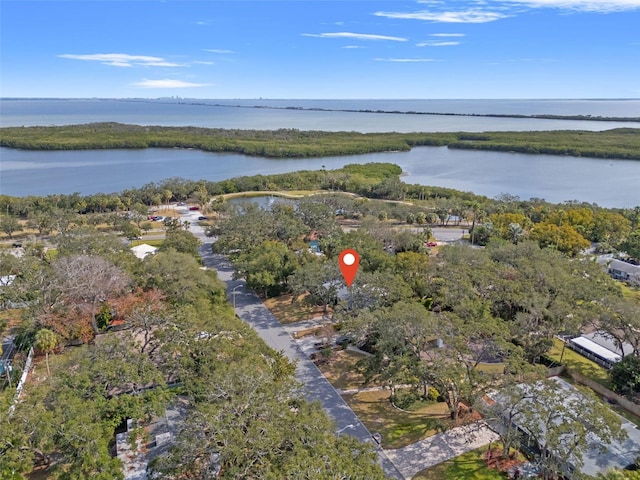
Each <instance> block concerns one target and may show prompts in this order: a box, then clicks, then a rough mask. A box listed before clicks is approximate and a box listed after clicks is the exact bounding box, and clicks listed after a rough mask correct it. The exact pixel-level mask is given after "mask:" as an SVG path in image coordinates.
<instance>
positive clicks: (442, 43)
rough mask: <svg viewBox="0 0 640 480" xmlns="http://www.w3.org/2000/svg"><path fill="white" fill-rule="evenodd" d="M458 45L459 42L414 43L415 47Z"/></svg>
mask: <svg viewBox="0 0 640 480" xmlns="http://www.w3.org/2000/svg"><path fill="white" fill-rule="evenodd" d="M453 45H460V42H420V43H416V47H451V46H453Z"/></svg>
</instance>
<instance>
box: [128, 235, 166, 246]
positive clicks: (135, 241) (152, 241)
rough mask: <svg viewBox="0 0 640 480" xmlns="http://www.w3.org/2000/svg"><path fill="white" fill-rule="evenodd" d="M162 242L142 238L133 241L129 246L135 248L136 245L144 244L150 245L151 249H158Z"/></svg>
mask: <svg viewBox="0 0 640 480" xmlns="http://www.w3.org/2000/svg"><path fill="white" fill-rule="evenodd" d="M162 242H164V240H145V239H144V237H143V238H142V239H141V240H133V241H132V242H131V245H130V246H131V247H137V246H138V245H142V244H143V243H146V244H147V245H151V246H152V247H159V246H160V245H162Z"/></svg>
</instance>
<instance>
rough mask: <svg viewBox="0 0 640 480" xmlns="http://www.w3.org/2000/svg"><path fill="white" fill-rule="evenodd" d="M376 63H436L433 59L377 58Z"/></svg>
mask: <svg viewBox="0 0 640 480" xmlns="http://www.w3.org/2000/svg"><path fill="white" fill-rule="evenodd" d="M374 60H375V61H376V62H396V63H422V62H435V60H434V59H433V58H375V59H374Z"/></svg>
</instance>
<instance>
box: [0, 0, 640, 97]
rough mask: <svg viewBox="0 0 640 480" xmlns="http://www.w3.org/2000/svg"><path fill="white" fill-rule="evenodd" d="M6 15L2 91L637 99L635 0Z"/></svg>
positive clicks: (84, 6)
mask: <svg viewBox="0 0 640 480" xmlns="http://www.w3.org/2000/svg"><path fill="white" fill-rule="evenodd" d="M0 21H1V25H0V27H1V30H0V32H1V33H0V40H1V44H0V45H1V47H0V48H1V50H0V96H2V97H147V98H156V97H163V96H181V97H190V98H259V97H263V98H292V99H294V98H314V99H325V98H390V99H394V98H425V99H428V98H638V97H640V0H508V1H507V0H505V1H502V0H500V1H494V0H460V1H440V0H422V1H415V0H410V1H404V0H393V1H348V0H347V1H345V0H321V1H308V0H297V1H271V0H263V1H244V0H233V1H205V0H201V1H192V2H190V1H170V0H169V1H151V0H148V1H138V2H134V1H127V0H112V1H105V2H100V1H85V2H82V1H72V0H67V1H55V0H46V1H39V2H33V1H24V0H2V2H1V3H0Z"/></svg>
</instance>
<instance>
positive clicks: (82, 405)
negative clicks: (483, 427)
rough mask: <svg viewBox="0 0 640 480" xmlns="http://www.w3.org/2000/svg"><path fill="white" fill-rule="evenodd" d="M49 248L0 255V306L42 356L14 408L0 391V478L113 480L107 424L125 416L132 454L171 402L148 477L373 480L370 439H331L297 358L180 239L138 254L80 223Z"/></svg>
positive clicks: (193, 242)
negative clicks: (254, 323)
mask: <svg viewBox="0 0 640 480" xmlns="http://www.w3.org/2000/svg"><path fill="white" fill-rule="evenodd" d="M173 237H191V238H173ZM56 243H57V256H55V257H54V258H50V257H47V256H44V255H42V252H41V251H40V250H39V249H36V248H31V247H28V248H27V249H26V251H25V254H24V255H23V256H22V257H21V258H16V257H13V256H11V255H9V254H7V253H0V265H2V267H1V269H2V274H3V275H4V274H6V273H11V274H12V275H15V277H14V281H13V282H12V283H11V285H9V286H7V287H3V291H2V294H3V295H5V296H7V297H9V298H10V299H11V301H12V303H14V304H16V305H21V306H22V308H20V309H12V310H9V311H7V312H5V313H6V314H7V315H9V316H10V317H12V318H13V321H14V323H16V324H17V325H18V326H17V330H16V331H15V334H16V340H15V341H16V343H17V344H18V346H19V348H20V349H28V348H29V347H30V346H34V348H35V349H36V351H37V353H38V354H45V355H46V359H45V360H44V361H38V362H36V366H35V370H34V371H32V373H31V375H30V379H29V382H27V384H26V386H25V388H24V391H23V394H22V399H21V401H20V402H19V403H18V404H16V406H15V410H14V411H13V414H12V415H7V412H8V411H9V406H10V404H11V402H12V400H13V396H14V391H13V390H12V389H11V388H6V389H5V390H3V391H0V409H1V410H2V415H0V477H2V478H12V479H23V478H26V477H25V476H26V475H27V474H29V473H30V472H32V471H33V470H34V468H36V469H37V470H38V471H41V472H45V474H46V475H47V478H54V479H56V478H57V479H105V480H107V479H109V480H112V479H120V478H124V474H123V469H122V464H121V462H120V460H119V459H117V458H116V457H115V456H114V454H113V438H114V433H115V431H120V430H119V429H120V428H122V425H123V424H124V423H125V421H126V420H127V419H129V418H130V419H133V420H134V429H133V431H132V433H130V435H132V436H131V437H130V440H129V443H130V444H131V445H135V444H136V442H140V445H141V448H142V449H143V450H144V449H146V446H147V445H148V444H149V442H151V441H152V439H149V438H148V436H146V434H145V431H144V427H145V426H146V425H148V424H149V422H150V421H151V420H152V419H153V418H157V417H163V416H164V412H165V409H166V408H167V407H168V406H170V405H173V404H174V403H175V402H179V403H182V404H185V405H186V406H187V408H186V416H185V417H184V418H183V419H182V421H181V422H177V423H176V424H175V431H174V438H175V443H174V445H173V446H172V447H171V448H170V449H169V450H168V452H167V453H166V455H163V456H161V457H158V458H156V459H155V460H154V461H153V462H152V463H151V465H150V471H151V472H152V473H153V474H154V475H156V476H158V477H161V478H167V479H176V480H177V479H181V478H213V477H214V476H215V478H228V479H235V478H258V477H260V478H320V479H322V478H327V479H328V478H335V475H340V476H341V478H373V479H382V478H384V475H383V474H382V471H381V469H380V467H379V466H378V464H377V462H376V458H377V457H376V455H375V452H374V451H373V448H372V447H371V446H369V445H364V444H361V443H359V442H358V441H356V440H355V439H353V438H350V437H337V436H336V435H335V427H334V425H333V423H332V422H331V421H330V419H329V418H328V417H327V416H326V415H325V413H324V412H323V411H322V409H321V407H320V406H319V405H316V404H309V403H308V402H307V401H306V400H305V399H304V398H303V397H302V396H301V393H300V391H299V389H298V385H297V383H296V381H295V377H294V372H295V365H294V364H292V363H290V362H289V360H288V359H287V358H286V357H285V356H284V355H282V354H281V353H280V352H276V351H273V350H271V349H269V348H268V347H267V346H266V345H265V344H264V343H263V342H262V340H260V339H259V337H258V336H257V335H256V334H255V332H254V331H253V330H252V329H251V328H249V327H248V326H247V325H246V324H244V323H243V322H241V321H240V320H239V319H238V318H237V317H235V315H234V314H233V311H232V309H231V308H230V306H229V304H228V302H227V298H226V292H225V286H224V284H223V283H222V282H220V281H219V280H218V279H217V277H216V275H215V273H214V272H211V271H205V270H202V269H201V268H200V266H201V264H200V262H199V260H198V259H197V258H196V256H195V255H194V253H197V243H198V241H197V239H196V238H195V237H193V235H192V234H190V233H188V232H184V231H182V232H181V233H180V234H177V235H176V234H175V233H174V234H170V235H169V236H168V242H166V243H165V244H164V245H163V247H162V248H161V249H160V251H159V252H158V253H157V254H156V255H154V256H152V257H149V258H147V259H145V260H144V261H140V260H138V259H137V258H135V257H134V256H133V254H132V253H131V252H130V251H129V249H128V248H127V247H126V246H125V245H124V244H123V242H122V239H121V238H119V237H118V236H116V235H113V234H104V233H100V232H96V231H95V230H93V229H91V228H87V227H81V228H71V229H70V230H69V231H68V232H66V233H64V234H61V235H59V236H57V237H56ZM176 248H178V249H179V250H182V251H179V250H176ZM45 364H46V368H45ZM134 450H135V448H134Z"/></svg>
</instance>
